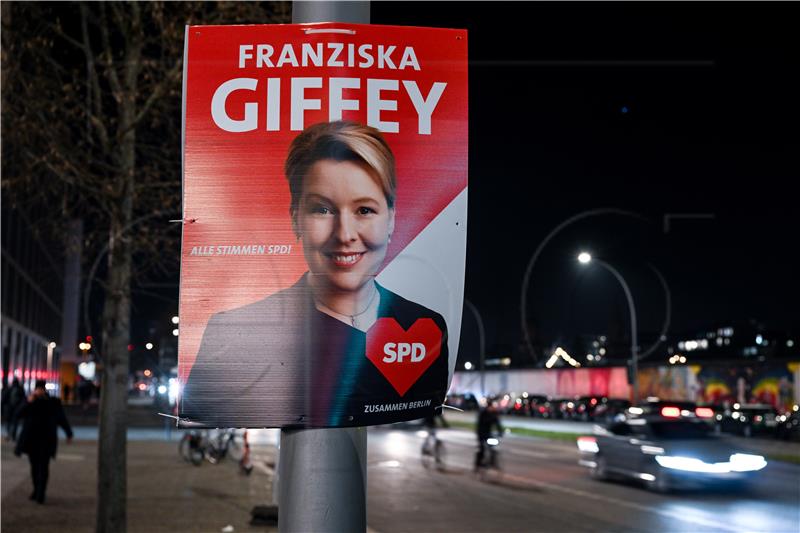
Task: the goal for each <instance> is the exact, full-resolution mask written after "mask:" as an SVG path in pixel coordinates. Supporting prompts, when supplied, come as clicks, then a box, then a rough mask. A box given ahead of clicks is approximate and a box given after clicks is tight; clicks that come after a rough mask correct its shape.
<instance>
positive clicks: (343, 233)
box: [336, 213, 358, 242]
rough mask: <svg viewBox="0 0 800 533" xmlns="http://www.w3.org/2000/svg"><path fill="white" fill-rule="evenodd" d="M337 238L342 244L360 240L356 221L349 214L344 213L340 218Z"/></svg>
mask: <svg viewBox="0 0 800 533" xmlns="http://www.w3.org/2000/svg"><path fill="white" fill-rule="evenodd" d="M336 238H337V239H339V241H341V242H353V241H355V240H357V239H358V231H357V229H356V221H355V220H353V218H352V217H351V216H349V215H348V214H347V213H342V214H341V215H339V217H338V224H337V228H336Z"/></svg>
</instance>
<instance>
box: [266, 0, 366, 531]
mask: <svg viewBox="0 0 800 533" xmlns="http://www.w3.org/2000/svg"><path fill="white" fill-rule="evenodd" d="M323 21H326V22H350V23H362V24H368V23H369V2H336V1H334V2H292V22H293V23H295V24H299V23H308V22H323ZM366 463H367V429H366V428H363V427H357V428H335V429H282V430H281V442H280V452H279V460H278V467H277V471H278V477H279V481H278V506H279V509H280V511H279V514H280V518H279V520H278V530H279V531H280V532H281V533H289V532H308V531H314V532H330V533H334V532H339V531H354V532H355V531H366V529H367V505H366V494H367V466H366Z"/></svg>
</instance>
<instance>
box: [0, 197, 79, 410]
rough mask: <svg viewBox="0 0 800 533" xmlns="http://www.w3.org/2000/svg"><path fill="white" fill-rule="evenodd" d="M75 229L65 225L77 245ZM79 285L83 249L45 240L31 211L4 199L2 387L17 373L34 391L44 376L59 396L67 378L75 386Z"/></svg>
mask: <svg viewBox="0 0 800 533" xmlns="http://www.w3.org/2000/svg"><path fill="white" fill-rule="evenodd" d="M37 216H38V215H37ZM76 229H77V230H79V229H80V228H79V225H77V226H73V227H69V228H66V233H65V235H67V236H69V237H71V238H70V239H68V241H72V242H73V244H75V243H76V244H77V246H79V245H80V233H77V234H76V233H75V231H76ZM65 265H67V266H68V268H66V269H65ZM79 286H80V249H79V248H78V249H74V247H73V248H70V247H68V246H64V244H63V243H60V242H59V243H52V242H47V241H46V239H45V238H43V237H41V236H40V235H38V234H37V232H35V231H34V230H33V225H32V224H31V214H28V213H24V212H22V211H21V210H19V209H16V208H15V207H13V206H10V205H7V202H6V201H5V200H4V201H3V205H2V307H1V310H2V316H1V318H2V320H1V323H2V368H0V373H1V374H0V376H2V378H1V379H2V386H3V387H6V386H7V385H8V384H10V383H11V381H12V380H13V378H15V377H16V378H18V379H19V380H20V382H21V383H22V384H23V386H24V387H25V390H26V391H31V390H32V389H33V384H34V382H35V381H36V380H37V379H46V380H47V381H48V388H50V389H51V391H53V393H54V394H59V395H60V394H61V393H62V384H64V383H65V382H66V383H69V384H70V385H71V387H73V386H74V382H75V379H76V378H75V376H76V375H77V373H76V369H77V363H78V357H77V354H76V351H77V346H76V337H77V326H78V295H79V294H78V293H79ZM65 289H66V290H65ZM65 303H67V304H69V305H67V306H65ZM66 343H68V344H66ZM65 380H66V381H65ZM73 390H74V389H73Z"/></svg>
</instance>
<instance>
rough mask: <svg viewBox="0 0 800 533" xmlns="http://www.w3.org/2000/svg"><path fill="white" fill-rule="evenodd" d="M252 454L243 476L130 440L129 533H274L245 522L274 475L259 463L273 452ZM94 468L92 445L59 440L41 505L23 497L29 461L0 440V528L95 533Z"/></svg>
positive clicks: (173, 445) (228, 464)
mask: <svg viewBox="0 0 800 533" xmlns="http://www.w3.org/2000/svg"><path fill="white" fill-rule="evenodd" d="M76 433H78V432H76ZM257 455H258V457H257V461H258V463H257V464H256V468H254V470H253V472H252V474H251V475H250V476H245V475H244V474H241V473H240V472H239V468H238V465H237V464H236V463H235V462H233V461H230V460H229V459H226V460H224V461H223V462H221V463H220V464H217V465H212V464H210V463H208V462H204V463H203V465H202V466H199V467H196V466H193V465H191V464H189V463H186V462H184V461H183V459H181V457H180V456H179V455H178V443H177V442H173V441H164V440H161V441H141V440H129V441H128V531H131V532H139V531H140V532H143V533H145V532H146V533H150V532H161V531H163V532H167V531H169V532H182V531H200V532H209V533H210V532H220V531H223V528H226V529H225V531H232V532H253V531H258V532H265V531H277V529H276V528H275V529H270V528H266V527H254V526H250V525H249V522H250V511H251V510H252V508H253V507H254V506H256V505H264V504H267V503H269V499H270V498H271V488H272V486H271V480H272V477H271V475H270V474H269V472H270V471H269V470H268V469H267V468H266V466H265V464H264V463H265V460H268V459H269V458H270V457H271V452H270V451H269V450H267V449H259V450H258V454H257ZM96 465H97V441H94V440H91V441H90V440H74V441H73V442H72V444H71V445H68V444H67V443H66V442H64V441H61V442H60V443H59V450H58V457H57V459H56V460H55V461H51V463H50V481H49V483H48V488H47V501H46V502H45V504H44V505H39V504H37V503H35V502H32V501H30V500H28V495H29V494H30V492H31V482H30V477H29V464H28V460H27V457H26V456H24V455H23V456H22V457H15V456H14V454H13V448H12V445H11V444H10V443H7V442H3V444H2V518H1V522H0V529H2V531H8V532H12V531H13V532H18V533H26V532H40V531H41V532H48V533H49V532H52V531H59V532H61V533H79V532H80V533H83V532H87V533H90V532H93V531H94V520H95V509H96V505H97V500H96V490H97V472H96V470H97V467H96ZM227 526H232V527H233V529H231V528H230V527H227Z"/></svg>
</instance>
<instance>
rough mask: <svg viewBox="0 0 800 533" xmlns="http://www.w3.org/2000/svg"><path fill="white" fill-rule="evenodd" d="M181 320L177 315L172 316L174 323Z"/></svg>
mask: <svg viewBox="0 0 800 533" xmlns="http://www.w3.org/2000/svg"><path fill="white" fill-rule="evenodd" d="M180 320H181V319H180V318H178V317H177V316H174V317H172V323H173V324H177V323H178V322H180Z"/></svg>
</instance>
